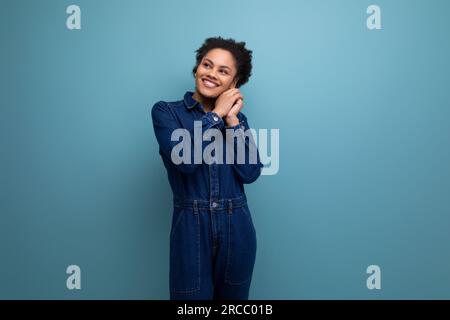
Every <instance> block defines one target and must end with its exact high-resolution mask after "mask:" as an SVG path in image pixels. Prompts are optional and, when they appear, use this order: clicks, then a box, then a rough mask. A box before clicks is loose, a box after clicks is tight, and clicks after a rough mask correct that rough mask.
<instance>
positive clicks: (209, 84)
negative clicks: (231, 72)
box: [203, 80, 217, 88]
mask: <svg viewBox="0 0 450 320" xmlns="http://www.w3.org/2000/svg"><path fill="white" fill-rule="evenodd" d="M203 83H204V84H205V86H207V87H208V88H214V87H217V84H215V83H212V82H211V81H208V80H203Z"/></svg>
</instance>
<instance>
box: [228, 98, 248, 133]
mask: <svg viewBox="0 0 450 320" xmlns="http://www.w3.org/2000/svg"><path fill="white" fill-rule="evenodd" d="M243 107H244V102H243V101H242V99H240V98H239V99H238V100H237V101H236V103H235V104H234V105H233V106H232V107H231V109H230V111H229V112H228V114H227V115H226V116H225V122H226V124H227V125H228V126H230V127H231V126H236V125H238V124H239V118H238V117H237V114H238V113H239V111H241V109H242V108H243Z"/></svg>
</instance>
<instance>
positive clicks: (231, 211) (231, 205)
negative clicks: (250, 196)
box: [228, 199, 233, 214]
mask: <svg viewBox="0 0 450 320" xmlns="http://www.w3.org/2000/svg"><path fill="white" fill-rule="evenodd" d="M232 213H233V202H232V201H231V199H228V214H232Z"/></svg>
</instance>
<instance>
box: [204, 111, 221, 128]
mask: <svg viewBox="0 0 450 320" xmlns="http://www.w3.org/2000/svg"><path fill="white" fill-rule="evenodd" d="M204 119H206V121H207V122H208V123H207V127H208V128H212V127H217V128H218V129H222V128H223V127H224V125H225V124H224V122H223V120H222V118H221V117H220V116H219V115H218V114H217V113H215V112H214V111H209V112H207V113H206V114H205V115H204Z"/></svg>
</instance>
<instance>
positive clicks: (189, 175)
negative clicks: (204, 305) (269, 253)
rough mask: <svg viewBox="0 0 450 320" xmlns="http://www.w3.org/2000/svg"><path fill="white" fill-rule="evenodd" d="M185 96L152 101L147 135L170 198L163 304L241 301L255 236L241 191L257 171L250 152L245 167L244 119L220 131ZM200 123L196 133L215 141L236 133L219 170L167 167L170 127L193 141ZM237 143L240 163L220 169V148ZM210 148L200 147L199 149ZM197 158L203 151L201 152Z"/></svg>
mask: <svg viewBox="0 0 450 320" xmlns="http://www.w3.org/2000/svg"><path fill="white" fill-rule="evenodd" d="M192 94H193V92H191V91H187V92H186V93H185V95H184V99H183V100H180V101H175V102H165V101H159V102H157V103H155V105H154V106H153V108H152V120H153V128H154V131H155V135H156V139H157V141H158V144H159V154H160V155H161V157H162V160H163V163H164V166H165V167H166V169H167V174H168V178H169V183H170V186H171V189H172V192H173V205H174V210H173V215H172V227H171V231H170V272H169V274H170V279H169V283H170V296H171V299H248V292H249V287H250V282H251V277H252V273H253V267H254V262H255V257H256V233H255V228H254V225H253V222H252V218H251V213H250V210H249V207H248V204H247V197H246V195H245V191H244V184H248V183H252V182H254V181H255V180H256V179H257V178H258V177H259V176H260V175H261V171H262V167H263V165H262V163H261V161H260V157H259V151H257V161H256V163H249V159H248V154H249V150H250V144H251V143H253V144H254V141H253V138H252V137H251V136H250V137H249V138H245V136H244V134H243V133H244V130H247V129H248V128H249V124H248V122H247V118H246V116H245V115H244V114H243V113H242V112H240V113H239V114H238V118H239V124H238V125H236V126H232V127H228V126H226V125H225V123H224V120H223V119H221V118H220V117H219V116H218V115H217V114H216V113H215V112H205V110H204V108H203V106H202V105H201V103H199V102H197V101H196V100H194V99H193V98H192ZM196 120H197V121H201V124H202V132H203V133H204V132H205V131H206V130H207V129H209V128H216V129H218V130H220V131H221V132H222V134H223V138H224V141H225V129H226V128H231V129H234V130H238V131H236V132H240V133H241V134H238V136H237V138H235V139H234V144H233V145H226V144H225V145H224V160H223V163H211V164H207V163H205V162H204V161H202V163H198V164H196V163H194V160H193V159H194V151H193V146H192V150H191V163H181V164H175V163H174V162H173V161H172V159H171V152H172V148H173V147H174V146H175V145H177V144H179V143H180V142H179V141H171V135H172V132H173V131H174V130H175V129H178V128H185V129H188V130H189V133H190V134H191V136H192V139H191V140H192V142H193V141H194V133H193V132H194V121H196ZM238 139H243V140H244V142H245V155H246V157H245V160H246V161H245V163H242V164H241V163H237V160H236V157H237V152H236V149H235V155H234V158H235V159H234V160H235V161H234V162H233V163H232V164H227V163H225V154H226V148H227V147H233V148H236V145H237V140H238ZM209 143H210V142H203V143H202V148H203V149H204V148H205V147H206V145H208V144H209ZM202 154H203V152H202Z"/></svg>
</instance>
